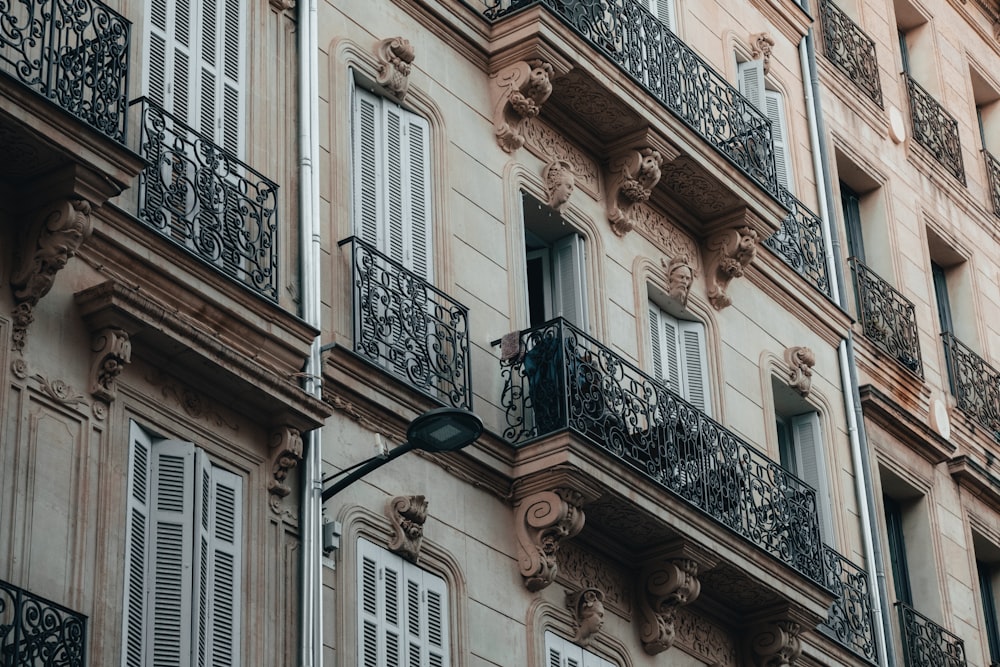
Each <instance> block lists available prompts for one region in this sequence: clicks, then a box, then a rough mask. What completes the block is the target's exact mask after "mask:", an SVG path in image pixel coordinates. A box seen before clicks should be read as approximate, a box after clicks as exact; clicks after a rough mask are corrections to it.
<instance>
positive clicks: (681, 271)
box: [667, 255, 694, 305]
mask: <svg viewBox="0 0 1000 667" xmlns="http://www.w3.org/2000/svg"><path fill="white" fill-rule="evenodd" d="M689 262H690V260H689V259H688V258H687V256H686V255H678V256H677V257H674V258H673V259H672V260H670V263H669V264H668V265H667V294H669V295H670V296H671V297H673V298H674V299H676V300H677V301H679V302H680V303H681V304H682V305H684V304H687V298H688V292H689V291H690V290H691V283H692V282H694V271H693V270H692V269H691V265H690V263H689Z"/></svg>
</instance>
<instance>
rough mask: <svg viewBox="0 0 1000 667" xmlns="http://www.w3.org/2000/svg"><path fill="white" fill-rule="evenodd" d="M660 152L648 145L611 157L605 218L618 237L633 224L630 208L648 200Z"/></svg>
mask: <svg viewBox="0 0 1000 667" xmlns="http://www.w3.org/2000/svg"><path fill="white" fill-rule="evenodd" d="M661 166H663V155H661V154H660V152H659V151H657V150H654V149H652V148H649V147H645V148H641V149H638V150H636V149H630V150H627V151H625V152H624V153H622V154H620V155H619V156H618V157H616V158H614V159H612V160H611V164H610V167H609V170H610V172H611V178H610V179H609V180H610V182H611V186H610V188H609V189H608V221H609V222H610V223H611V229H612V230H613V231H614V233H615V234H617V235H618V236H625V235H626V234H627V233H629V232H630V231H631V230H632V229H633V228H634V227H635V218H634V216H633V214H632V209H633V208H635V205H636V204H638V203H640V202H645V201H647V200H648V199H649V196H650V194H652V192H653V188H654V187H656V184H657V183H659V182H660V173H661V172H660V167H661Z"/></svg>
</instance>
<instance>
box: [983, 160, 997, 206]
mask: <svg viewBox="0 0 1000 667" xmlns="http://www.w3.org/2000/svg"><path fill="white" fill-rule="evenodd" d="M983 158H984V159H985V160H986V174H987V176H988V178H989V184H990V199H991V200H992V201H993V212H994V213H996V214H997V215H998V216H1000V160H998V159H997V158H996V157H994V156H993V154H992V153H990V152H989V151H986V150H984V151H983Z"/></svg>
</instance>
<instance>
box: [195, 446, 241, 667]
mask: <svg viewBox="0 0 1000 667" xmlns="http://www.w3.org/2000/svg"><path fill="white" fill-rule="evenodd" d="M205 458H207V457H205ZM209 489H210V494H211V496H210V498H211V505H210V511H209V513H208V540H207V543H208V563H207V565H208V577H207V581H208V592H209V598H208V602H209V604H208V618H207V628H206V630H207V634H208V639H209V641H208V649H209V650H208V656H207V657H208V661H207V662H205V663H204V664H206V665H239V664H241V661H240V603H239V601H240V600H241V599H242V576H243V562H242V549H240V545H241V544H242V541H243V479H242V478H241V477H239V476H238V475H235V474H233V473H231V472H228V471H226V470H223V469H222V468H219V467H217V466H211V479H210V487H209ZM199 664H201V663H199Z"/></svg>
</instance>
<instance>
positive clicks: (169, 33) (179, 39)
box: [146, 0, 197, 122]
mask: <svg viewBox="0 0 1000 667" xmlns="http://www.w3.org/2000/svg"><path fill="white" fill-rule="evenodd" d="M193 2H194V0H151V2H150V6H149V16H148V18H147V22H146V26H147V32H146V34H147V40H146V42H147V47H146V48H147V52H146V63H147V80H146V94H147V95H149V97H150V98H151V99H152V100H153V101H154V102H156V103H157V104H160V105H162V106H163V108H164V109H166V110H167V111H169V112H170V113H172V114H174V115H175V116H177V117H179V118H180V119H181V120H183V121H184V122H189V121H190V120H191V101H192V100H191V98H192V96H193V95H194V94H195V92H194V91H193V90H192V85H191V72H192V67H196V66H193V65H192V61H193V60H195V59H196V58H197V55H196V50H195V49H196V45H195V41H196V39H197V33H196V32H192V31H193V30H194V29H195V26H196V25H197V23H193V21H194V20H195V19H196V17H194V16H192V9H196V7H195V8H193V7H192V3H193Z"/></svg>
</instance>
